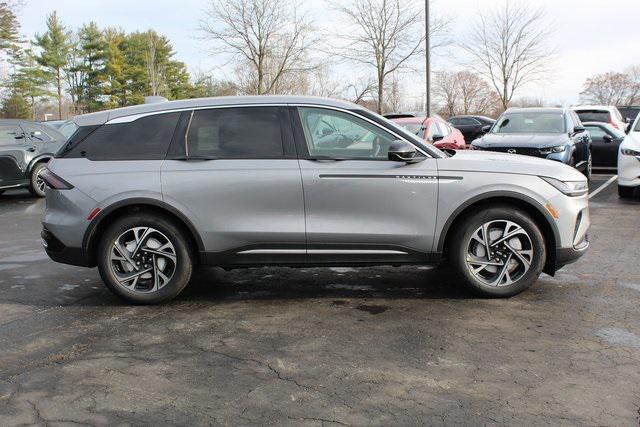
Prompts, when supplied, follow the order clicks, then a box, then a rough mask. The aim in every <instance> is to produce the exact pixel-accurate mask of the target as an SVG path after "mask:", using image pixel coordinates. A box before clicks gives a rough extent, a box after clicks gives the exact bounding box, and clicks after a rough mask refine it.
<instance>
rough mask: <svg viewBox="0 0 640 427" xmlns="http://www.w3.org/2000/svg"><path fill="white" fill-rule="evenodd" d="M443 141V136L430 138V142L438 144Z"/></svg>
mask: <svg viewBox="0 0 640 427" xmlns="http://www.w3.org/2000/svg"><path fill="white" fill-rule="evenodd" d="M443 139H444V135H433V136H432V137H431V142H438V141H442V140H443Z"/></svg>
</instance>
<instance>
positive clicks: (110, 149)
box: [59, 113, 180, 160]
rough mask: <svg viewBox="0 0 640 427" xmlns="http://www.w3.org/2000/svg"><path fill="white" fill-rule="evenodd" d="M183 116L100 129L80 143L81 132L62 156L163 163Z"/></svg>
mask: <svg viewBox="0 0 640 427" xmlns="http://www.w3.org/2000/svg"><path fill="white" fill-rule="evenodd" d="M179 117H180V113H165V114H154V115H151V116H147V117H142V118H139V119H137V120H134V121H132V122H128V123H115V124H106V125H103V126H100V127H99V128H98V129H96V130H95V131H93V132H91V133H90V134H89V135H88V136H86V137H85V138H84V140H83V141H79V142H78V143H77V144H75V146H74V143H73V142H74V141H73V140H75V139H77V137H78V136H80V134H81V133H82V132H81V130H82V129H83V128H80V129H78V130H77V131H76V133H75V134H74V135H73V136H72V138H71V139H70V140H69V141H68V142H67V145H69V146H70V147H69V148H70V149H69V150H68V152H67V153H66V154H65V150H67V148H66V147H65V148H63V149H62V150H61V152H60V153H59V156H60V155H62V156H64V157H86V158H88V159H89V160H162V159H164V158H165V156H166V154H167V149H168V148H169V144H170V143H171V139H172V138H173V132H174V131H175V128H176V125H177V124H178V118H179Z"/></svg>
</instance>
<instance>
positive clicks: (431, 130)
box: [391, 117, 467, 150]
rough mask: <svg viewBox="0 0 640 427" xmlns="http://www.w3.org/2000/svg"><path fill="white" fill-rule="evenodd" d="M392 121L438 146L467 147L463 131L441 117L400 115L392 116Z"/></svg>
mask: <svg viewBox="0 0 640 427" xmlns="http://www.w3.org/2000/svg"><path fill="white" fill-rule="evenodd" d="M391 121H393V122H394V123H396V124H398V125H400V126H402V127H403V128H405V129H406V130H408V131H409V132H411V133H414V134H416V135H418V136H419V137H420V138H422V139H424V140H425V141H427V142H429V143H431V144H433V145H435V146H436V148H440V149H442V148H449V149H452V150H464V149H466V148H467V144H466V143H465V141H464V136H463V135H462V133H461V132H460V131H459V130H458V129H456V128H453V127H451V125H449V124H448V123H447V122H445V121H444V120H442V119H441V118H439V117H399V118H392V119H391Z"/></svg>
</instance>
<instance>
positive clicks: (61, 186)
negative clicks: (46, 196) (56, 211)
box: [40, 169, 73, 190]
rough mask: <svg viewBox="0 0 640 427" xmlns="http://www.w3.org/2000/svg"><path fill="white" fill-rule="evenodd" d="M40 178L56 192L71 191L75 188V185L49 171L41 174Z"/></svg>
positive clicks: (46, 170)
mask: <svg viewBox="0 0 640 427" xmlns="http://www.w3.org/2000/svg"><path fill="white" fill-rule="evenodd" d="M40 178H42V179H43V180H44V182H46V183H47V185H48V186H49V188H53V189H55V190H71V189H72V188H73V185H71V184H69V183H68V182H67V181H65V180H64V179H62V178H60V177H59V176H58V175H56V174H55V173H53V172H51V171H50V170H49V169H45V170H43V171H42V172H40Z"/></svg>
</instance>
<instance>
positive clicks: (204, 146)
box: [162, 106, 305, 264]
mask: <svg viewBox="0 0 640 427" xmlns="http://www.w3.org/2000/svg"><path fill="white" fill-rule="evenodd" d="M185 114H187V115H188V118H187V119H188V120H187V126H185V129H184V130H182V131H179V133H180V136H181V137H180V138H179V139H178V140H174V145H175V144H176V141H177V145H178V146H177V147H175V146H172V149H171V152H170V155H169V156H168V157H167V159H166V160H165V162H164V164H163V166H162V191H163V196H164V199H165V201H166V202H168V203H170V204H172V205H174V206H176V207H178V208H179V209H180V210H181V211H182V212H184V213H185V214H186V216H187V217H188V218H189V219H190V220H191V221H192V222H193V224H194V226H195V227H196V229H197V230H198V231H199V233H200V235H201V238H202V240H203V243H204V246H205V249H206V251H207V257H208V259H210V261H211V263H215V264H253V263H258V264H263V263H269V262H272V261H273V262H285V261H291V262H295V261H303V260H304V257H305V224H304V202H303V194H302V180H301V176H300V168H299V166H298V160H297V156H296V153H295V147H294V143H293V137H292V130H291V123H290V121H288V112H287V110H286V108H284V107H273V106H264V107H262V106H250V107H233V108H231V107H225V108H211V109H201V110H195V111H192V112H188V113H185ZM182 135H184V137H182Z"/></svg>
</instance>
